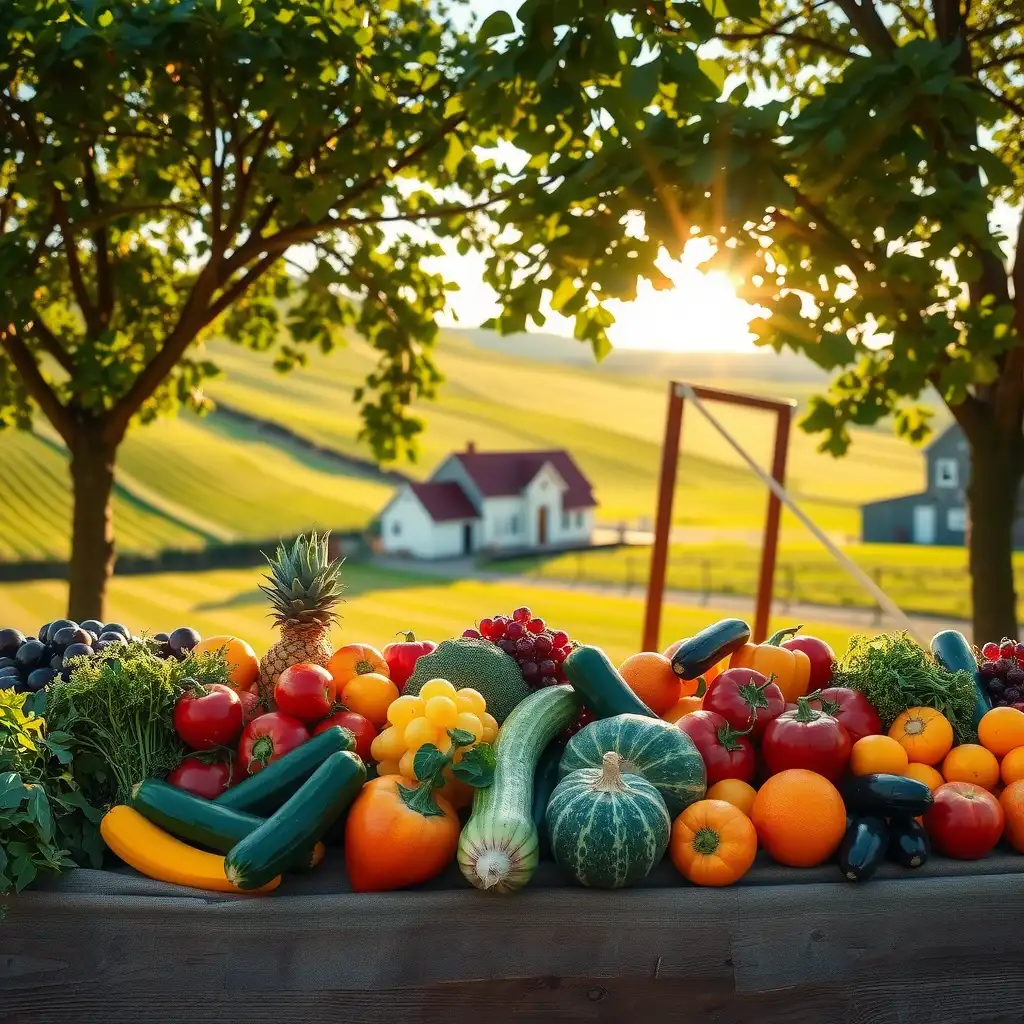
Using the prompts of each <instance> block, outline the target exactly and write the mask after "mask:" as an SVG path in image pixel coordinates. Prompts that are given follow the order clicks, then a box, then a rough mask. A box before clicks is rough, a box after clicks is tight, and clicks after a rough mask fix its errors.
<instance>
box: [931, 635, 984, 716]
mask: <svg viewBox="0 0 1024 1024" xmlns="http://www.w3.org/2000/svg"><path fill="white" fill-rule="evenodd" d="M932 654H933V655H934V657H935V660H936V661H937V662H938V663H939V664H940V665H942V666H943V667H944V668H948V669H949V671H950V672H970V674H971V679H972V680H973V681H974V717H973V718H972V720H971V725H972V726H973V728H974V731H975V732H977V731H978V723H979V722H980V721H981V720H982V718H983V717H984V715H985V713H986V712H988V711H991V710H992V701H991V699H990V698H989V695H988V690H987V689H986V688H985V684H984V682H983V681H982V678H981V676H980V675H979V673H978V658H977V656H976V655H975V653H974V648H972V647H971V645H970V644H969V643H968V642H967V640H966V638H965V637H964V635H963V633H958V632H957V631H956V630H955V629H944V630H943V631H942V632H941V633H936V634H935V636H933V637H932Z"/></svg>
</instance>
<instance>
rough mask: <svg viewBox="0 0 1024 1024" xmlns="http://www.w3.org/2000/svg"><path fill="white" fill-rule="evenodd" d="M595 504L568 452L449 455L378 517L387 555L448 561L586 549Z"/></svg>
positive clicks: (470, 449)
mask: <svg viewBox="0 0 1024 1024" xmlns="http://www.w3.org/2000/svg"><path fill="white" fill-rule="evenodd" d="M596 505H597V502H596V501H595V500H594V492H593V489H592V488H591V485H590V482H589V481H588V480H587V478H586V477H585V476H584V475H583V474H582V473H581V472H580V469H579V467H578V466H577V465H576V463H575V462H574V461H573V460H572V458H571V456H570V455H569V454H568V452H564V451H551V452H478V451H477V450H476V446H475V445H473V444H469V445H467V446H466V450H465V451H464V452H456V453H454V454H452V455H449V456H448V458H447V459H445V460H444V462H442V463H441V465H440V466H438V467H437V469H436V470H434V473H433V475H432V476H431V477H430V479H429V480H428V481H427V482H426V483H422V484H404V485H403V486H402V487H401V488H400V489H399V491H398V493H397V494H396V495H395V496H394V498H392V499H391V501H390V502H389V503H388V505H387V506H386V507H385V509H384V511H383V512H382V513H381V546H382V548H383V550H384V551H385V552H386V553H388V554H395V555H398V554H401V555H410V556H412V557H414V558H454V557H458V556H460V555H470V554H473V553H474V552H477V551H513V550H514V551H530V550H533V551H539V550H544V549H557V548H570V547H581V546H585V545H587V544H589V543H590V540H591V535H592V533H593V530H594V509H595V507H596Z"/></svg>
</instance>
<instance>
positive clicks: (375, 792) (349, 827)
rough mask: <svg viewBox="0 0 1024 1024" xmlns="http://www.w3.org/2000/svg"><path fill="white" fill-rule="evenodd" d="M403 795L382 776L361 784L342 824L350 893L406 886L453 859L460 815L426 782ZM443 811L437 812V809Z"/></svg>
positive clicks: (393, 778) (394, 779)
mask: <svg viewBox="0 0 1024 1024" xmlns="http://www.w3.org/2000/svg"><path fill="white" fill-rule="evenodd" d="M399 786H403V788H405V789H406V791H407V793H408V792H409V788H408V785H407V783H406V782H405V781H404V780H403V779H402V778H400V777H399V776H397V775H385V776H383V777H382V778H379V779H374V780H373V781H372V782H368V783H367V784H366V785H365V786H363V788H362V790H361V791H360V793H359V796H357V797H356V800H355V803H353V804H352V809H351V810H350V811H349V814H348V820H347V821H346V822H345V866H346V868H347V869H348V877H349V881H350V882H351V884H352V889H353V891H354V892H386V891H387V890H390V889H404V888H405V887H406V886H408V885H416V884H417V883H419V882H425V881H427V879H429V878H434V877H436V876H437V875H439V874H440V873H441V872H442V871H444V869H445V868H446V867H447V866H448V865H449V864H450V863H451V862H452V860H453V859H454V858H455V851H456V849H457V848H458V845H459V828H460V826H459V817H458V815H457V814H456V813H455V808H453V807H452V805H451V804H450V803H448V801H447V800H445V798H444V797H439V796H438V795H437V793H436V792H431V788H430V783H424V784H422V785H420V786H419V787H418V788H417V789H415V790H412V791H411V793H412V795H410V796H408V797H403V795H402V794H401V793H399V791H398V787H399ZM438 809H440V811H441V813H440V814H438V813H437V810H438Z"/></svg>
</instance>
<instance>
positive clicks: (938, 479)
mask: <svg viewBox="0 0 1024 1024" xmlns="http://www.w3.org/2000/svg"><path fill="white" fill-rule="evenodd" d="M935 486H936V487H959V486H960V464H959V463H958V462H957V461H956V459H936V460H935Z"/></svg>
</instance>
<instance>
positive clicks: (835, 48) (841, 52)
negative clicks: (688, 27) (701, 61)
mask: <svg viewBox="0 0 1024 1024" xmlns="http://www.w3.org/2000/svg"><path fill="white" fill-rule="evenodd" d="M715 38H716V39H721V40H724V41H725V42H729V43H739V42H744V41H749V40H751V39H789V40H792V41H793V42H794V43H803V44H804V45H806V46H814V47H817V48H818V49H819V50H825V51H826V52H827V53H832V54H835V55H836V56H837V57H855V56H856V54H855V53H854V52H853V51H852V50H847V49H846V47H845V46H840V45H839V44H838V43H831V42H828V41H827V40H825V39H815V38H814V37H813V36H807V35H804V34H803V33H802V32H779V31H776V30H772V29H764V30H763V31H761V32H719V33H718V34H717V35H716V36H715Z"/></svg>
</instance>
